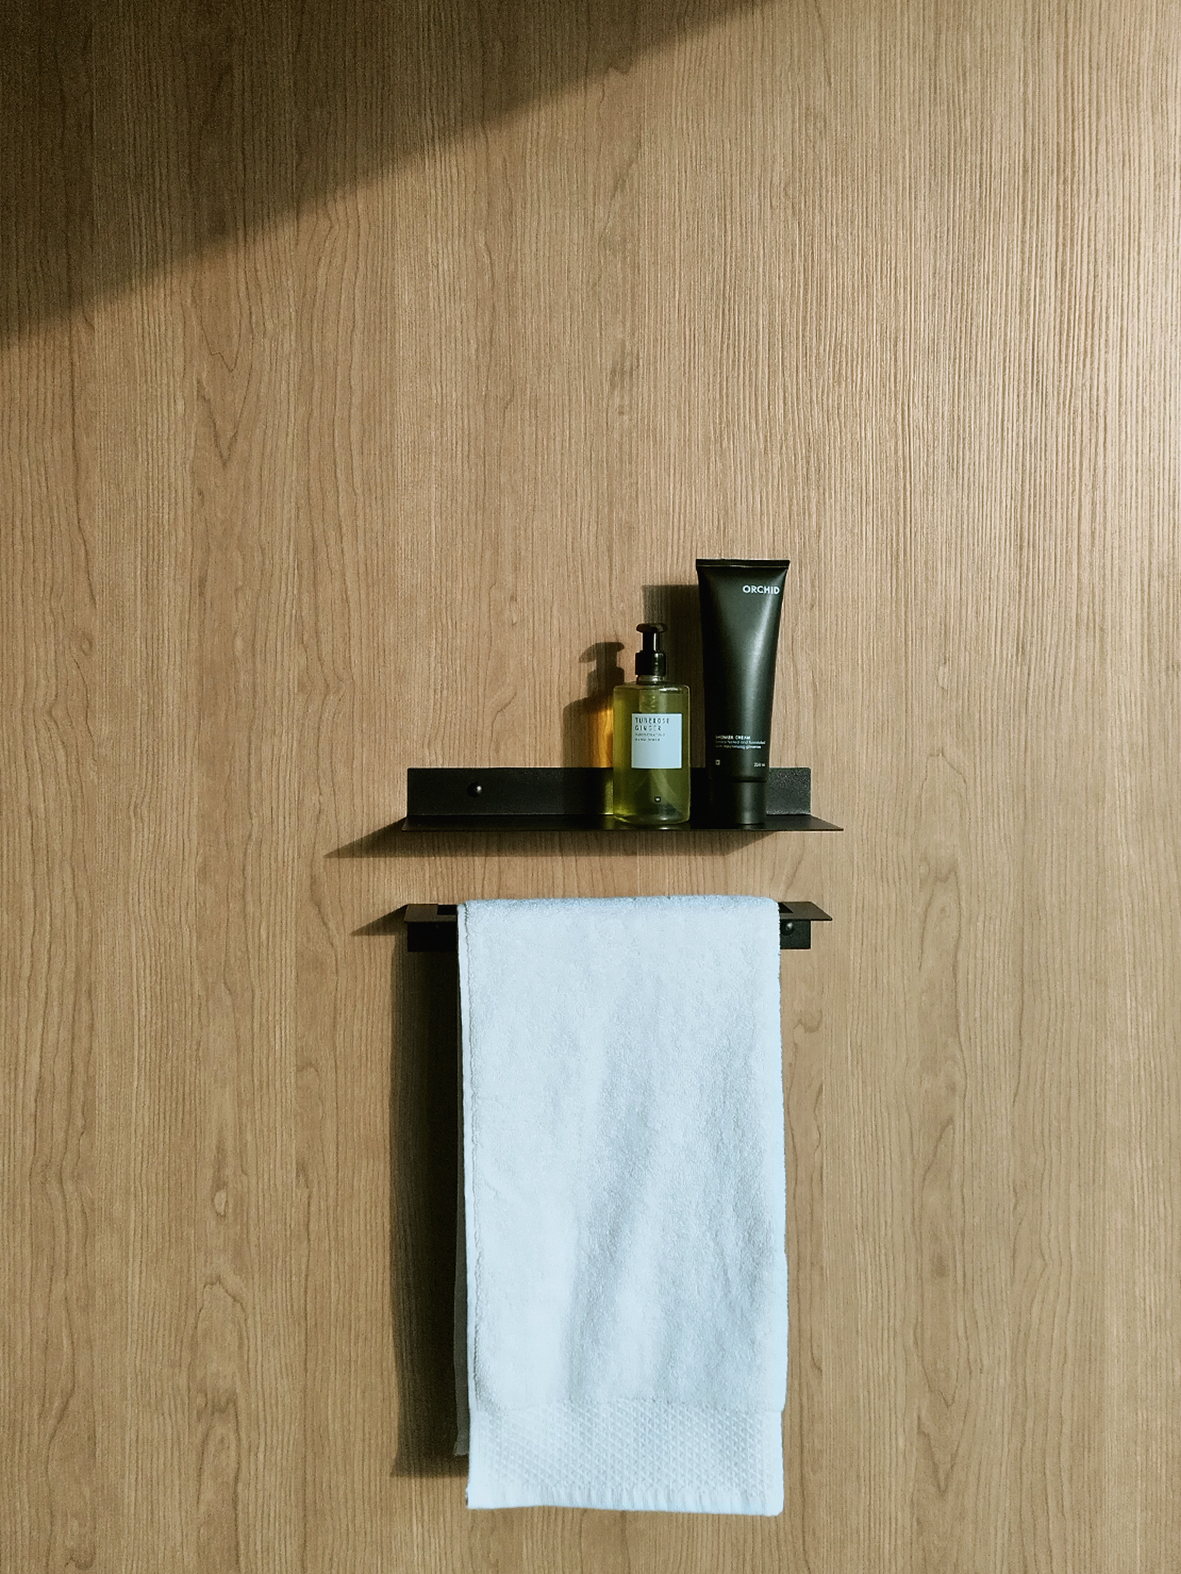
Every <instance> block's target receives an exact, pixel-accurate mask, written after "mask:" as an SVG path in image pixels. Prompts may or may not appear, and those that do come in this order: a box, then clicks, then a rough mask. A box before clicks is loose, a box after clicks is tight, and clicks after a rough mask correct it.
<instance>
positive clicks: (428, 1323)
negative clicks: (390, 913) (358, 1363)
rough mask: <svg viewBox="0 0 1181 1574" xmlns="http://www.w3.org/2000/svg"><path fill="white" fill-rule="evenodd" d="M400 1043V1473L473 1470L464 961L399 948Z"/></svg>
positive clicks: (396, 1000)
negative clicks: (460, 1187)
mask: <svg viewBox="0 0 1181 1574" xmlns="http://www.w3.org/2000/svg"><path fill="white" fill-rule="evenodd" d="M391 987H392V993H393V1042H392V1045H391V1052H390V1303H391V1308H392V1315H393V1339H394V1358H395V1361H396V1365H397V1383H398V1438H397V1456H396V1458H395V1460H394V1467H393V1473H394V1474H395V1475H399V1476H454V1475H463V1474H464V1473H465V1472H466V1470H467V1460H466V1458H457V1457H456V1456H455V1454H454V1453H453V1447H454V1443H455V1426H456V1411H455V1366H454V1345H453V1340H454V1329H455V1226H456V1216H457V1208H456V1190H457V1184H458V1175H459V1012H458V1002H459V964H458V959H457V958H456V957H455V956H452V955H448V954H446V953H432V952H427V953H421V952H412V953H407V951H406V949H405V947H404V945H401V944H398V945H396V946H395V948H394V957H393V964H392V973H391Z"/></svg>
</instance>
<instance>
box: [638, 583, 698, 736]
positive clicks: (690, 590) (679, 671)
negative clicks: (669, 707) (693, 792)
mask: <svg viewBox="0 0 1181 1574" xmlns="http://www.w3.org/2000/svg"><path fill="white" fill-rule="evenodd" d="M644 621H645V622H646V623H663V624H664V626H665V629H666V630H667V632H666V633H665V636H664V648H665V650H666V651H667V652H668V675H669V678H670V679H671V680H672V682H673V683H687V684H688V685H689V763H690V764H691V765H704V763H705V711H704V690H703V686H702V685H703V682H704V678H703V667H702V660H701V600H700V596H699V594H698V589H697V586H696V585H645V586H644Z"/></svg>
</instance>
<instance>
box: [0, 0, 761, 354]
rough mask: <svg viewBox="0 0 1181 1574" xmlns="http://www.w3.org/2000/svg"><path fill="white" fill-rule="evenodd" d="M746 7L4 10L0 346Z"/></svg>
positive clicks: (195, 3) (695, 3)
mask: <svg viewBox="0 0 1181 1574" xmlns="http://www.w3.org/2000/svg"><path fill="white" fill-rule="evenodd" d="M755 3H756V0H274V3H270V4H268V3H267V0H105V3H104V0H56V3H55V0H10V4H9V6H8V7H6V13H5V40H4V49H3V50H2V51H0V104H2V105H3V115H4V136H3V138H0V215H2V220H0V222H2V224H3V243H2V247H0V256H2V258H3V264H2V266H3V275H2V278H0V334H2V335H3V336H4V338H6V339H7V338H9V337H11V336H13V335H14V334H19V333H26V332H30V331H33V330H35V329H36V328H38V327H39V326H41V325H42V324H44V323H46V322H47V321H51V320H53V319H56V318H59V317H61V316H62V315H63V314H66V313H73V312H75V311H82V312H86V311H88V310H89V309H90V308H91V307H92V306H93V305H94V303H95V302H96V301H97V300H98V299H100V298H102V297H103V296H104V295H106V294H108V293H111V292H116V291H122V290H124V289H126V288H127V287H129V286H130V285H133V284H134V283H136V282H137V281H138V280H141V279H144V278H148V277H151V276H152V275H153V274H155V273H156V272H158V271H159V270H161V269H168V268H171V267H173V266H176V265H178V264H179V263H182V262H184V261H186V260H187V259H190V258H193V257H195V256H199V255H201V254H202V253H204V252H205V251H207V250H208V249H210V248H215V247H222V246H231V247H232V246H234V245H236V244H237V243H239V242H241V241H243V240H245V239H247V238H248V237H250V236H251V235H253V234H256V233H257V232H258V231H259V230H260V229H262V228H263V227H264V226H267V225H269V224H271V223H273V222H274V221H276V220H277V219H281V218H284V217H290V216H292V215H295V214H299V213H301V212H304V211H306V210H308V209H311V208H315V207H318V206H319V205H320V204H322V203H323V202H324V201H325V200H326V199H327V198H329V197H330V196H331V195H332V194H333V193H334V192H337V191H341V190H347V189H349V188H351V187H352V186H354V185H356V184H358V183H361V182H364V181H367V180H369V179H371V178H373V177H375V176H377V175H378V174H380V173H381V172H382V171H383V170H385V169H388V168H389V167H390V166H391V164H393V163H394V162H396V161H397V160H400V159H404V158H407V157H411V156H413V155H415V154H419V153H422V152H424V151H426V150H428V149H430V148H433V147H436V146H439V145H440V144H443V143H445V142H447V141H448V140H449V139H453V138H456V137H460V136H463V135H466V134H469V133H471V132H473V131H474V130H477V129H478V128H480V127H487V126H490V125H492V124H494V123H495V122H497V121H499V120H502V119H504V118H505V117H507V116H510V115H512V114H514V113H515V112H517V111H519V110H521V109H523V108H525V107H526V106H527V105H529V104H530V103H533V102H536V101H538V100H540V99H544V98H546V97H549V96H552V95H555V94H559V93H561V92H563V91H566V90H568V89H572V88H577V87H582V88H587V87H593V84H594V83H595V82H596V81H599V80H602V79H604V78H605V77H606V76H607V74H608V73H610V72H626V71H628V70H630V69H631V67H632V65H633V64H634V63H635V62H636V61H637V60H638V59H639V58H640V57H641V56H642V55H643V54H644V52H646V51H648V50H650V49H653V48H655V47H658V46H660V45H662V44H664V43H666V42H670V41H673V40H675V39H676V38H678V37H684V36H686V35H689V34H691V33H693V32H694V31H696V30H699V29H702V28H706V27H709V26H710V25H711V24H713V23H715V22H717V21H719V20H721V19H722V18H723V17H725V16H726V15H728V14H731V13H733V12H736V11H743V10H748V9H751V8H752V6H753V5H754V4H755Z"/></svg>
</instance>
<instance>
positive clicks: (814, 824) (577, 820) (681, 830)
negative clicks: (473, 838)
mask: <svg viewBox="0 0 1181 1574" xmlns="http://www.w3.org/2000/svg"><path fill="white" fill-rule="evenodd" d="M397 829H398V830H400V831H408V832H410V833H411V834H412V835H413V834H418V833H422V832H426V831H482V832H483V833H484V834H485V835H488V836H494V835H497V834H498V833H504V832H509V833H512V832H514V831H532V832H544V831H549V832H564V831H565V832H569V831H594V832H610V833H612V834H617V833H620V832H622V833H624V834H629V833H630V834H633V835H635V834H644V833H648V834H656V835H661V836H665V835H668V834H669V833H670V832H672V833H673V834H680V835H682V836H683V835H685V834H686V833H694V832H695V833H697V834H698V835H701V834H702V833H704V832H708V831H716V832H722V831H725V832H730V833H732V834H735V835H738V836H766V835H768V834H769V833H776V832H783V831H840V830H843V829H844V827H843V826H840V825H833V823H832V822H831V821H830V820H821V819H820V818H819V817H818V816H817V815H814V814H774V815H768V816H767V818H766V820H765V821H764V822H763V824H762V825H713V824H711V823H710V822H709V821H707V820H696V821H694V820H688V821H686V822H685V823H684V824H681V825H668V826H659V825H621V824H620V823H619V822H618V821H617V820H614V819H613V818H612V817H611V816H610V815H577V814H571V815H556V814H415V815H410V814H408V815H406V816H405V817H404V818H403V819H401V820H399V821H398V822H397Z"/></svg>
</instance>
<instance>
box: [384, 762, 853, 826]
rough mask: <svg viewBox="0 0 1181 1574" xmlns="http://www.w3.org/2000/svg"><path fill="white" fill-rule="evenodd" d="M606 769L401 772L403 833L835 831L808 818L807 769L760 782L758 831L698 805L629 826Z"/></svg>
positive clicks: (703, 797)
mask: <svg viewBox="0 0 1181 1574" xmlns="http://www.w3.org/2000/svg"><path fill="white" fill-rule="evenodd" d="M610 786H611V771H610V769H609V768H607V769H603V768H601V767H596V766H580V765H567V766H561V767H556V768H550V769H545V768H538V769H527V768H520V769H518V768H506V767H498V768H494V769H492V770H452V769H440V770H435V769H421V768H412V769H410V770H408V771H407V772H406V818H405V819H404V820H403V821H402V822H401V829H402V830H403V831H488V832H492V831H601V832H603V833H604V834H610V835H623V836H627V835H632V836H634V835H649V836H650V835H652V834H654V833H655V834H657V835H665V836H667V835H670V834H671V835H682V836H683V835H686V834H692V833H693V832H695V831H697V832H700V831H713V832H719V831H728V832H730V833H731V834H732V835H736V836H744V835H745V836H762V835H765V834H766V833H767V832H768V831H839V830H840V826H839V825H832V824H830V822H829V821H828V820H820V819H818V818H817V817H816V816H815V815H814V814H813V813H812V772H811V771H810V770H809V769H808V767H807V766H803V765H795V766H789V767H786V768H773V769H772V770H771V772H770V774H769V777H768V781H767V815H766V819H765V820H764V821H763V823H762V824H761V825H752V826H745V827H736V826H728V825H719V824H716V823H715V822H713V821H711V820H710V818H709V816H708V812H707V811H706V809H705V808H704V807H702V808H698V809H693V808H692V807H691V809H690V818H689V819H688V820H687V821H685V822H684V823H683V824H681V825H673V826H668V827H661V826H633V825H625V824H623V823H622V822H621V821H619V820H615V819H613V818H612V816H611V814H610V812H609V811H608V809H607V804H608V802H609V790H610ZM707 801H708V794H707V787H706V773H705V771H704V770H701V769H697V768H695V769H694V770H693V771H692V773H691V804H698V805H702V806H704V805H705V804H706V803H707Z"/></svg>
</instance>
